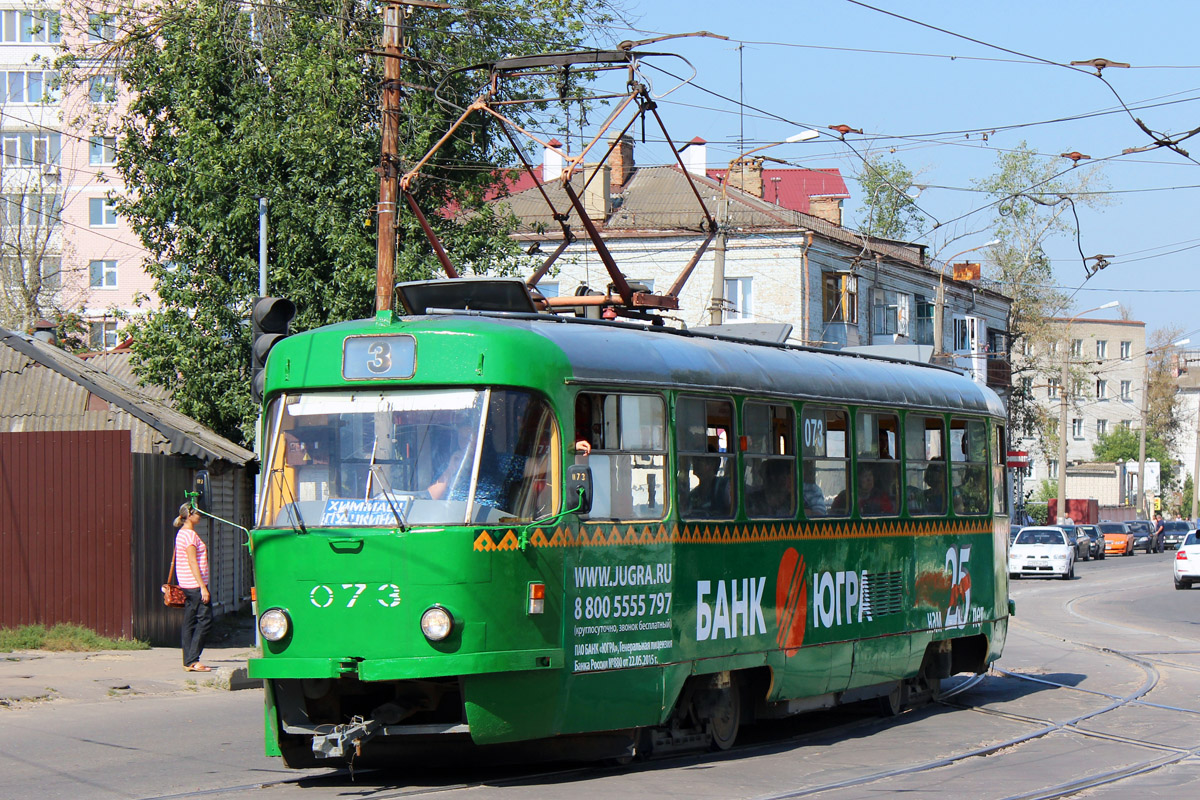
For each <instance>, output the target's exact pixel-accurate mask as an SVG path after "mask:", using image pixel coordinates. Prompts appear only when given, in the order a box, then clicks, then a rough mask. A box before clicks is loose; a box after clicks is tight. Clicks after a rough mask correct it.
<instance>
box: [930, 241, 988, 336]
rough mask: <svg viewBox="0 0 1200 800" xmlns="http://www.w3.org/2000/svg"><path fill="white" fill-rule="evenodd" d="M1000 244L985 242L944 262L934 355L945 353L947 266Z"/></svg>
mask: <svg viewBox="0 0 1200 800" xmlns="http://www.w3.org/2000/svg"><path fill="white" fill-rule="evenodd" d="M998 244H1000V240H999V239H992V240H991V241H990V242H984V243H983V244H981V245H977V246H976V247H968V248H967V249H966V250H963V251H962V252H961V253H955V254H954V255H952V256H950V258H948V259H946V260H945V261H943V262H942V268H941V270H939V273H940V274H939V275H938V290H937V302H936V303H935V304H934V306H933V352H934V355H941V354H942V353H944V352H945V349H944V348H943V347H942V340H943V339H944V338H945V335H946V334H945V331H944V330H943V329H942V325H943V320H942V317H943V316H944V312H945V306H946V265H947V264H949V263H951V262H953V261H954V259H956V258H958V257H959V256H965V255H966V254H967V253H974V252H975V251H976V250H982V249H983V248H985V247H994V246H995V245H998Z"/></svg>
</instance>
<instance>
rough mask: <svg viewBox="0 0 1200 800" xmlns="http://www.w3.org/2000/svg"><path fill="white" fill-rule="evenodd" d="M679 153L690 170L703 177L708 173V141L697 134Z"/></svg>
mask: <svg viewBox="0 0 1200 800" xmlns="http://www.w3.org/2000/svg"><path fill="white" fill-rule="evenodd" d="M679 155H680V156H681V157H682V158H683V165H684V166H685V167H687V171H688V172H690V173H692V174H693V175H699V176H701V177H705V176H707V175H708V142H706V141H704V140H703V139H701V138H700V137H699V136H697V137H696V138H695V139H692V140H691V141H690V142H688V143H687V144H685V145H684V146H683V147H682V148H681V149H680V151H679Z"/></svg>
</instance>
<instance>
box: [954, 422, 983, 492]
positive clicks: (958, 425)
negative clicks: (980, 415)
mask: <svg viewBox="0 0 1200 800" xmlns="http://www.w3.org/2000/svg"><path fill="white" fill-rule="evenodd" d="M950 462H951V472H950V477H951V479H952V481H953V485H952V486H951V494H952V496H953V498H954V513H955V514H986V513H987V510H988V489H987V468H988V460H987V426H986V425H984V423H983V420H978V419H951V420H950Z"/></svg>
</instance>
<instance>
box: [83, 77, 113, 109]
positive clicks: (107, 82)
mask: <svg viewBox="0 0 1200 800" xmlns="http://www.w3.org/2000/svg"><path fill="white" fill-rule="evenodd" d="M88 100H90V101H91V102H92V103H93V104H94V105H112V104H113V103H115V102H117V76H115V75H113V74H112V73H107V72H106V73H104V74H101V75H92V76H91V77H89V78H88Z"/></svg>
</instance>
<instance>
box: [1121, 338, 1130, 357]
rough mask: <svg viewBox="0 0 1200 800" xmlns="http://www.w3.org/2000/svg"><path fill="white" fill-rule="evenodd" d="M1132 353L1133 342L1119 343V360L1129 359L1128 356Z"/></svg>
mask: <svg viewBox="0 0 1200 800" xmlns="http://www.w3.org/2000/svg"><path fill="white" fill-rule="evenodd" d="M1132 351H1133V342H1121V358H1122V359H1126V360H1128V359H1129V354H1130V353H1131V352H1132Z"/></svg>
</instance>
